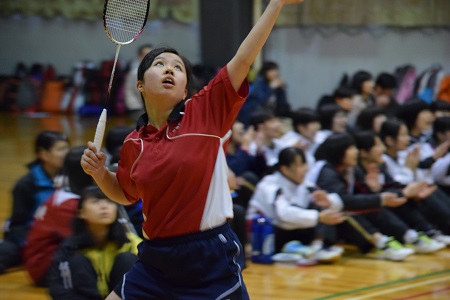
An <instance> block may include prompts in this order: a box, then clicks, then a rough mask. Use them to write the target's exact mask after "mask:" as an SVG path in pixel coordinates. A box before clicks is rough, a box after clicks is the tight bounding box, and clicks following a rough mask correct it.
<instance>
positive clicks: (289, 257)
mask: <svg viewBox="0 0 450 300" xmlns="http://www.w3.org/2000/svg"><path fill="white" fill-rule="evenodd" d="M301 258H302V256H301V255H300V254H294V253H277V254H275V255H272V261H274V262H280V263H296V262H297V261H298V260H299V259H301Z"/></svg>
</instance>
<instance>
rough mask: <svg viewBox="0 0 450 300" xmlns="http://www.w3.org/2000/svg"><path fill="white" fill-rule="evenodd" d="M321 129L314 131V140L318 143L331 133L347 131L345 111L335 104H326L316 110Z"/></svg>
mask: <svg viewBox="0 0 450 300" xmlns="http://www.w3.org/2000/svg"><path fill="white" fill-rule="evenodd" d="M317 114H318V115H319V120H320V125H321V130H319V131H318V132H317V133H316V136H315V142H316V143H317V144H318V145H320V144H322V143H323V141H324V140H326V138H327V137H329V136H330V135H331V134H333V133H344V132H347V125H348V124H347V121H348V118H347V113H346V112H345V111H344V110H343V109H342V107H340V106H339V105H337V104H326V105H324V106H321V107H320V108H319V110H318V111H317Z"/></svg>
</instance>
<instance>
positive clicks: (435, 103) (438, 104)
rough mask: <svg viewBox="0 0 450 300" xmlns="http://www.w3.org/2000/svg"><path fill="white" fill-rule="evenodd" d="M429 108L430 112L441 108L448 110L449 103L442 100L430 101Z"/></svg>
mask: <svg viewBox="0 0 450 300" xmlns="http://www.w3.org/2000/svg"><path fill="white" fill-rule="evenodd" d="M430 109H431V111H432V112H435V111H438V110H443V111H448V112H450V103H448V102H447V101H444V100H439V99H438V100H436V101H433V102H432V103H431V106H430Z"/></svg>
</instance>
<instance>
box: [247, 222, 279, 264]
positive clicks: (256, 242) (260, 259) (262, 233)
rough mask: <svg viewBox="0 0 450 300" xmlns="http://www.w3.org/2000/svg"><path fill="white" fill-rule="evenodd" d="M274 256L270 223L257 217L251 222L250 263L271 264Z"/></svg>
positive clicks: (273, 239)
mask: <svg viewBox="0 0 450 300" xmlns="http://www.w3.org/2000/svg"><path fill="white" fill-rule="evenodd" d="M274 254H275V235H274V231H273V225H272V222H271V221H270V220H269V219H268V218H266V217H264V216H257V217H256V218H254V219H253V222H252V262H254V263H260V264H271V263H272V255H274Z"/></svg>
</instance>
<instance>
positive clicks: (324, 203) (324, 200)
mask: <svg viewBox="0 0 450 300" xmlns="http://www.w3.org/2000/svg"><path fill="white" fill-rule="evenodd" d="M311 195H312V197H313V201H314V204H315V205H317V206H319V207H322V208H327V207H330V206H331V201H330V199H329V198H328V194H327V193H326V192H325V191H314V192H313V193H312V194H311Z"/></svg>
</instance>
